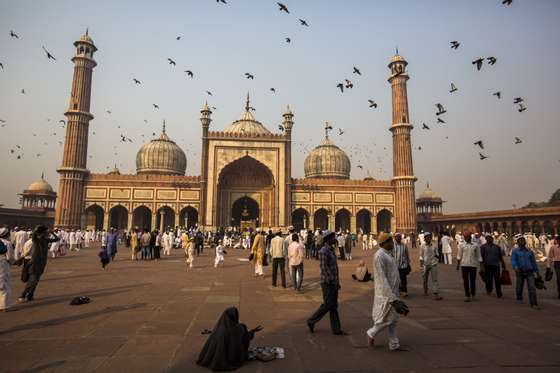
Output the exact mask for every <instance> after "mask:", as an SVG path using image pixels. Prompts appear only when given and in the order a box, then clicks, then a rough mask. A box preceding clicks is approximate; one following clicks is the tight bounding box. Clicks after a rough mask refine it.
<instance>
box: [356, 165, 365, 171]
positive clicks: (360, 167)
mask: <svg viewBox="0 0 560 373" xmlns="http://www.w3.org/2000/svg"><path fill="white" fill-rule="evenodd" d="M356 167H358V168H359V169H360V170H363V169H364V166H362V165H361V164H359V165H357V166H356Z"/></svg>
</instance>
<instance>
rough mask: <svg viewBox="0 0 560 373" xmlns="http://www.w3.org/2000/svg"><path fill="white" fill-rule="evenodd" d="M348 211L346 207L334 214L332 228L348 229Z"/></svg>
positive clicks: (337, 229)
mask: <svg viewBox="0 0 560 373" xmlns="http://www.w3.org/2000/svg"><path fill="white" fill-rule="evenodd" d="M350 215H351V214H350V211H348V210H346V209H340V210H338V211H337V212H336V214H335V215H334V229H335V230H336V231H339V230H343V231H346V230H350Z"/></svg>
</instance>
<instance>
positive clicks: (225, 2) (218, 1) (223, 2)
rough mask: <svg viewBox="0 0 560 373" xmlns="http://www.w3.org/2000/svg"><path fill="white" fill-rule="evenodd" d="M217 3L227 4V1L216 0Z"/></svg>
mask: <svg viewBox="0 0 560 373" xmlns="http://www.w3.org/2000/svg"><path fill="white" fill-rule="evenodd" d="M216 2H217V3H222V4H227V1H226V0H216Z"/></svg>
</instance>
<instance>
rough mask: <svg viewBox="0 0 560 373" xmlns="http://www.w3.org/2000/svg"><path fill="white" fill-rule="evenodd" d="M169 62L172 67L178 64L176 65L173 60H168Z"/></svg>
mask: <svg viewBox="0 0 560 373" xmlns="http://www.w3.org/2000/svg"><path fill="white" fill-rule="evenodd" d="M167 61H169V64H170V65H173V66H177V64H176V63H175V61H173V60H172V59H171V58H167Z"/></svg>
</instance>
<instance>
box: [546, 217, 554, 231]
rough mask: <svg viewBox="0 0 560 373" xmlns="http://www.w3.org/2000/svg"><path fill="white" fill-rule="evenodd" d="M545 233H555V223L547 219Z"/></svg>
mask: <svg viewBox="0 0 560 373" xmlns="http://www.w3.org/2000/svg"><path fill="white" fill-rule="evenodd" d="M544 233H545V234H554V225H553V224H552V222H551V221H550V220H545V222H544Z"/></svg>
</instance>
